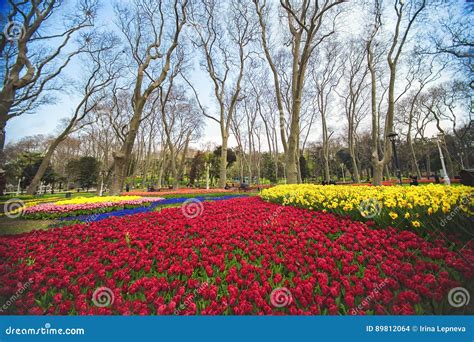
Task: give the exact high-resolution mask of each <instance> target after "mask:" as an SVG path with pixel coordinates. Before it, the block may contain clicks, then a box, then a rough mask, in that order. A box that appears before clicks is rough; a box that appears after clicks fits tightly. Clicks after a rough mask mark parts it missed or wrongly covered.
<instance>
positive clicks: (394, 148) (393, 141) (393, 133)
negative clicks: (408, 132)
mask: <svg viewBox="0 0 474 342" xmlns="http://www.w3.org/2000/svg"><path fill="white" fill-rule="evenodd" d="M397 137H398V134H397V133H395V132H392V133H389V134H388V138H389V139H390V141H391V142H392V150H393V158H394V159H395V168H396V172H397V178H398V182H399V183H400V185H402V184H403V183H402V174H401V173H400V165H399V164H398V155H397V148H396V146H395V142H396V140H397Z"/></svg>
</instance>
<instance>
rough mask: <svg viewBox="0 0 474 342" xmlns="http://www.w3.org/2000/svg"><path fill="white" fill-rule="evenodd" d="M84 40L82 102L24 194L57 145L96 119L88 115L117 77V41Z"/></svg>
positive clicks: (105, 36) (36, 182) (110, 38)
mask: <svg viewBox="0 0 474 342" xmlns="http://www.w3.org/2000/svg"><path fill="white" fill-rule="evenodd" d="M85 39H86V40H88V42H86V43H84V46H85V47H84V49H85V50H87V54H86V55H85V57H84V58H83V68H82V69H83V70H84V72H85V73H86V77H85V78H84V79H83V80H82V83H83V85H82V87H81V88H82V89H81V92H82V99H81V100H80V101H79V103H78V104H77V106H76V108H75V110H74V111H73V114H72V116H71V117H70V118H68V119H66V120H65V127H64V128H63V129H62V130H61V133H60V134H59V135H58V136H57V137H56V138H55V139H53V141H52V142H51V144H50V145H49V146H48V148H47V150H46V153H45V155H44V157H43V159H42V161H41V165H40V167H39V168H38V170H37V172H36V175H35V176H34V178H33V180H32V181H31V183H30V185H29V186H28V189H27V190H26V192H27V194H30V195H32V194H34V193H35V191H36V189H37V187H38V185H39V183H40V181H41V179H42V178H43V175H44V173H45V172H46V170H47V168H48V165H49V163H50V162H51V158H52V156H53V153H54V152H55V151H56V148H57V147H58V146H59V144H60V143H61V142H63V141H64V140H65V139H66V138H67V137H68V136H69V135H70V134H71V133H73V132H74V131H78V130H80V129H81V128H83V127H84V126H85V125H89V124H91V122H92V121H95V120H96V119H97V118H96V117H93V116H90V115H89V114H90V113H91V112H92V111H94V110H96V109H97V107H98V105H99V103H100V102H101V101H102V100H103V99H104V98H105V97H106V96H107V93H106V88H107V87H108V86H109V85H110V84H111V83H112V82H113V81H114V80H116V79H117V78H118V77H119V73H120V71H121V68H120V66H119V64H118V63H117V61H118V60H119V57H118V56H119V54H118V53H116V52H115V53H114V52H113V48H114V46H116V44H117V39H116V37H115V36H113V35H110V34H106V33H100V34H99V35H97V36H95V37H89V36H87V37H86V38H85ZM95 39H97V40H95Z"/></svg>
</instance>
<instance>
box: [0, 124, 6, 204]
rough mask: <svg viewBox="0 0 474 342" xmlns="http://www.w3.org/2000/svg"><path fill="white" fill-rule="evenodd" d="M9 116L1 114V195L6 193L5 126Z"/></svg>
mask: <svg viewBox="0 0 474 342" xmlns="http://www.w3.org/2000/svg"><path fill="white" fill-rule="evenodd" d="M6 117H7V116H0V196H2V195H3V194H4V191H5V185H6V174H5V152H4V148H5V127H6V125H7V119H6Z"/></svg>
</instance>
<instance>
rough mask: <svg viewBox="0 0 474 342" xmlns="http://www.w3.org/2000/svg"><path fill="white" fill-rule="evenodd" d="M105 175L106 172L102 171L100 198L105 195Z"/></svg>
mask: <svg viewBox="0 0 474 342" xmlns="http://www.w3.org/2000/svg"><path fill="white" fill-rule="evenodd" d="M105 174H106V171H104V170H102V171H100V176H101V177H100V178H101V181H100V192H99V196H103V195H104V178H105Z"/></svg>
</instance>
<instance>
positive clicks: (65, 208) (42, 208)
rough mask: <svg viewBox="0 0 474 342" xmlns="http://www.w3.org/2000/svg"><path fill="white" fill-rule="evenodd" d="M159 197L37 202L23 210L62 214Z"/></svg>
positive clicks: (141, 203) (134, 202) (156, 200)
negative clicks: (88, 201) (99, 200)
mask: <svg viewBox="0 0 474 342" xmlns="http://www.w3.org/2000/svg"><path fill="white" fill-rule="evenodd" d="M162 200H163V198H161V197H142V198H139V199H134V200H123V201H113V202H96V203H83V204H63V205H58V204H54V203H44V204H38V205H35V206H32V207H27V208H25V209H24V210H23V213H24V214H25V215H31V214H40V213H48V214H64V213H69V212H72V211H84V210H95V209H101V208H109V207H117V206H120V207H124V206H139V205H143V204H149V203H152V202H158V201H162Z"/></svg>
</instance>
